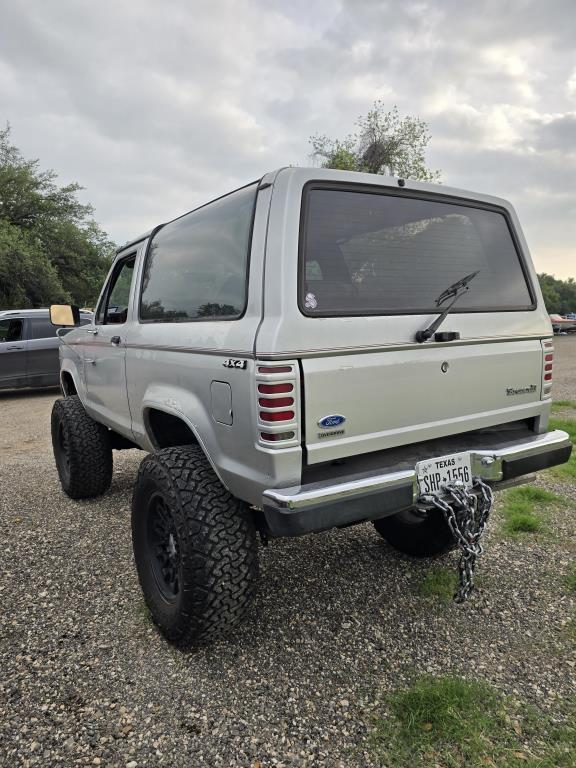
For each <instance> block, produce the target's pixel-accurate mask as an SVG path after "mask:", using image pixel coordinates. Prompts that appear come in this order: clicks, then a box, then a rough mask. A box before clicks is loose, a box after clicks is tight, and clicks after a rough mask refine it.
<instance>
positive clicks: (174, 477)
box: [132, 446, 258, 648]
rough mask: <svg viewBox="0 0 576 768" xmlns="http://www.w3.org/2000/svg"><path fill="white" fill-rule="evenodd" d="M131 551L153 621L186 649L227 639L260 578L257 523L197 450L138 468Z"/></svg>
mask: <svg viewBox="0 0 576 768" xmlns="http://www.w3.org/2000/svg"><path fill="white" fill-rule="evenodd" d="M132 544H133V548H134V559H135V561H136V569H137V571H138V578H139V580H140V585H141V587H142V591H143V593H144V599H145V601H146V605H147V606H148V609H149V610H150V614H151V616H152V619H153V621H154V622H155V623H156V625H157V626H158V627H159V628H160V630H161V632H162V633H163V635H164V636H165V637H166V638H167V639H168V640H169V641H171V642H172V643H174V644H176V645H178V646H180V647H182V648H186V647H191V646H198V645H204V644H206V643H207V642H210V641H212V640H214V639H216V638H217V637H222V636H225V635H226V634H227V633H228V632H229V631H230V630H231V629H232V628H233V627H234V626H235V625H236V624H237V623H238V622H239V620H240V619H241V618H242V616H243V615H244V613H245V612H246V610H247V608H248V606H249V605H250V602H251V600H252V597H253V595H254V592H255V588H256V581H257V577H258V545H257V541H256V531H255V528H254V523H253V520H252V515H251V513H250V511H249V509H248V507H247V505H246V504H244V502H241V501H239V500H238V499H236V498H234V496H232V495H231V494H230V493H229V492H228V491H227V490H226V488H224V486H223V485H222V484H221V482H220V481H219V479H218V478H217V477H216V475H215V473H214V471H213V469H212V467H211V466H210V464H209V463H208V461H207V459H206V457H205V456H204V453H203V452H202V450H201V449H200V448H199V447H198V446H185V447H175V448H164V449H162V450H160V451H158V452H156V453H153V454H150V455H149V456H147V457H146V458H145V459H144V460H143V461H142V463H141V465H140V470H139V472H138V478H137V480H136V485H135V487H134V495H133V498H132Z"/></svg>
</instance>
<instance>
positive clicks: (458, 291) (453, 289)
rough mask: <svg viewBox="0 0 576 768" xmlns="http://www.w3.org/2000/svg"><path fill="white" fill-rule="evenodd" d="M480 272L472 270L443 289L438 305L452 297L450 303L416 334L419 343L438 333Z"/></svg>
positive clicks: (436, 302)
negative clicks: (469, 284)
mask: <svg viewBox="0 0 576 768" xmlns="http://www.w3.org/2000/svg"><path fill="white" fill-rule="evenodd" d="M478 272H480V270H479V269H477V270H476V272H472V273H471V274H470V275H466V277H463V278H462V279H461V280H458V281H457V282H455V283H452V285H449V286H448V288H446V290H445V291H442V293H441V294H440V296H438V298H437V299H436V301H435V304H436V306H437V307H439V306H440V305H441V304H444V302H445V301H447V300H448V299H452V301H451V302H450V304H448V306H447V307H446V309H445V310H444V312H442V314H441V315H439V316H438V317H437V318H436V320H434V322H433V323H430V325H429V326H428V327H427V328H424V330H423V331H418V332H417V334H416V341H417V342H418V343H419V344H422V342H424V341H428V339H431V338H432V336H434V334H435V333H436V331H437V330H438V328H440V326H441V325H442V323H443V322H444V320H445V319H446V317H447V315H448V314H449V312H450V310H451V309H452V307H453V306H454V304H456V302H457V301H458V299H459V298H460V296H463V295H464V294H465V293H466V291H469V290H470V288H468V283H471V282H472V280H474V278H475V277H476V275H477V274H478Z"/></svg>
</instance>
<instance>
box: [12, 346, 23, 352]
mask: <svg viewBox="0 0 576 768" xmlns="http://www.w3.org/2000/svg"><path fill="white" fill-rule="evenodd" d="M17 349H24V347H8V352H15V351H16V350H17Z"/></svg>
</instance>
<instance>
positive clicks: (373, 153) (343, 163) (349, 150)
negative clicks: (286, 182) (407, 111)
mask: <svg viewBox="0 0 576 768" xmlns="http://www.w3.org/2000/svg"><path fill="white" fill-rule="evenodd" d="M356 126H357V129H358V130H357V131H356V132H355V133H352V134H349V135H348V136H346V137H345V138H344V139H331V138H329V137H328V136H324V135H320V134H316V135H315V136H312V137H311V138H310V143H311V145H312V155H313V157H315V158H319V159H320V162H321V165H322V167H323V168H337V169H339V170H343V171H364V172H366V173H377V174H384V175H389V176H399V177H401V178H411V179H419V180H420V181H438V180H439V178H440V172H439V171H431V170H429V169H428V168H427V166H426V160H425V150H426V147H427V146H428V142H429V141H430V133H429V131H428V125H427V124H426V123H425V122H424V121H423V120H420V118H418V117H408V116H407V117H401V116H400V113H399V112H398V108H397V107H396V106H394V107H392V109H391V110H389V111H386V109H385V108H384V103H383V102H382V101H375V102H374V106H373V107H372V109H371V110H370V111H369V112H368V114H367V115H366V116H364V117H362V116H361V117H359V118H358V120H357V121H356Z"/></svg>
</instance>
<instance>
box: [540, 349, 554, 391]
mask: <svg viewBox="0 0 576 768" xmlns="http://www.w3.org/2000/svg"><path fill="white" fill-rule="evenodd" d="M542 351H543V353H544V359H543V362H542V398H548V397H550V395H551V392H552V373H553V368H554V342H553V341H552V339H547V340H546V341H543V342H542Z"/></svg>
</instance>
